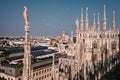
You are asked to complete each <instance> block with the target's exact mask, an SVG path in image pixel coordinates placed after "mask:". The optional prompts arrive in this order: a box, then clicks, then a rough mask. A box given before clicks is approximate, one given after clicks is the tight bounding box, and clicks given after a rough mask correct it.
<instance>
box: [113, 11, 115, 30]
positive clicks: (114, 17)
mask: <svg viewBox="0 0 120 80" xmlns="http://www.w3.org/2000/svg"><path fill="white" fill-rule="evenodd" d="M112 30H113V31H114V30H115V11H113V20H112Z"/></svg>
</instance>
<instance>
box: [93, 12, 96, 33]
mask: <svg viewBox="0 0 120 80" xmlns="http://www.w3.org/2000/svg"><path fill="white" fill-rule="evenodd" d="M93 16H94V21H93V29H94V31H95V30H96V20H95V13H94V14H93Z"/></svg>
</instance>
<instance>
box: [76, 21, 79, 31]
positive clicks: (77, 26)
mask: <svg viewBox="0 0 120 80" xmlns="http://www.w3.org/2000/svg"><path fill="white" fill-rule="evenodd" d="M75 25H76V28H77V29H78V28H79V20H78V19H76V20H75Z"/></svg>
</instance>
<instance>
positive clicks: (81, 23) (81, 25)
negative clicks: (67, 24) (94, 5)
mask: <svg viewBox="0 0 120 80" xmlns="http://www.w3.org/2000/svg"><path fill="white" fill-rule="evenodd" d="M83 23H84V22H83V8H82V9H81V20H80V29H81V31H83V30H84V27H83Z"/></svg>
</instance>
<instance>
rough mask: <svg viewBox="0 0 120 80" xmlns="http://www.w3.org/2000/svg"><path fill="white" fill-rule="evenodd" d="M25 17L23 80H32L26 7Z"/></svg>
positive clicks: (26, 10)
mask: <svg viewBox="0 0 120 80" xmlns="http://www.w3.org/2000/svg"><path fill="white" fill-rule="evenodd" d="M23 16H24V19H25V43H24V59H23V80H32V74H31V73H32V71H31V69H32V68H31V52H30V34H29V33H30V23H29V20H28V9H27V7H26V6H25V7H24V12H23Z"/></svg>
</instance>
